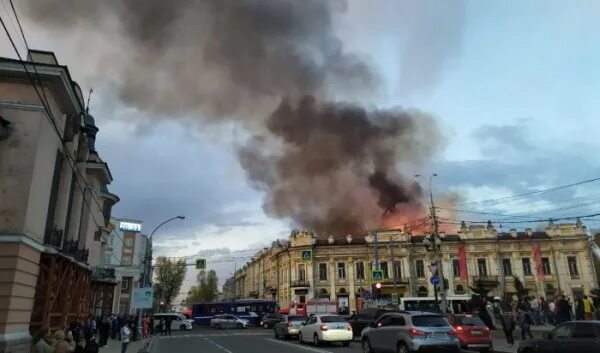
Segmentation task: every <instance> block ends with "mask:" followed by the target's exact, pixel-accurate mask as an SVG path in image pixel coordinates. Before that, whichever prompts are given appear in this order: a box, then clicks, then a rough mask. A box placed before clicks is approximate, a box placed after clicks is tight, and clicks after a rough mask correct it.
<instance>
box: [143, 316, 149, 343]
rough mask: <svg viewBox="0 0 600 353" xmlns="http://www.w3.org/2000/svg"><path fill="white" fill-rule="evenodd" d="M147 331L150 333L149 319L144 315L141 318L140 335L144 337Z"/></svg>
mask: <svg viewBox="0 0 600 353" xmlns="http://www.w3.org/2000/svg"><path fill="white" fill-rule="evenodd" d="M149 333H150V319H149V318H148V316H144V318H143V319H142V337H144V338H146V337H148V334H149Z"/></svg>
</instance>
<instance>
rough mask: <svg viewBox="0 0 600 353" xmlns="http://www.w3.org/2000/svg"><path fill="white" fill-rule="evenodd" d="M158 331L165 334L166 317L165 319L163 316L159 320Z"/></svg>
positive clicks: (162, 334)
mask: <svg viewBox="0 0 600 353" xmlns="http://www.w3.org/2000/svg"><path fill="white" fill-rule="evenodd" d="M158 332H160V335H161V336H164V335H165V319H163V318H162V317H161V318H160V321H159V322H158Z"/></svg>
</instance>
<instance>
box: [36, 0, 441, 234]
mask: <svg viewBox="0 0 600 353" xmlns="http://www.w3.org/2000/svg"><path fill="white" fill-rule="evenodd" d="M26 3H28V6H27V7H26V11H25V12H26V15H27V16H28V17H30V18H33V19H34V20H35V21H37V23H38V24H42V25H45V26H48V27H50V28H55V29H59V30H60V29H64V30H69V31H73V30H96V31H118V32H119V33H120V35H121V36H122V42H120V43H118V44H119V45H120V46H121V47H122V49H121V53H122V54H123V56H122V57H119V58H115V61H114V62H113V63H112V67H110V68H106V69H111V70H117V72H118V75H117V76H118V77H119V81H118V92H119V97H120V98H121V99H122V100H123V101H124V102H126V103H127V104H129V105H132V106H135V107H137V108H138V109H140V110H143V111H146V112H148V113H149V114H152V115H157V116H159V115H161V116H164V115H168V116H173V117H176V116H184V115H185V116H189V115H197V116H198V117H199V118H201V119H206V120H209V121H213V122H218V121H239V122H240V123H241V124H242V125H243V126H244V127H245V128H246V129H248V131H249V133H250V135H251V136H252V138H250V139H249V140H248V141H247V142H243V143H242V144H241V147H240V148H239V157H240V162H241V165H242V166H243V168H244V169H245V170H246V172H247V173H248V176H249V179H250V181H251V183H252V185H253V186H254V187H256V188H259V189H260V190H263V191H264V192H265V202H264V209H265V211H266V212H267V214H269V215H271V216H274V217H278V218H289V219H292V220H294V221H295V222H296V223H297V224H298V225H299V226H302V227H305V228H308V229H312V230H315V231H317V233H318V234H321V235H328V234H332V233H334V234H345V233H347V232H354V231H359V230H365V229H368V228H371V227H377V226H379V225H380V222H381V217H382V215H383V214H384V213H388V214H389V213H393V212H394V210H396V209H402V210H403V212H412V211H414V212H415V213H418V212H420V211H421V206H420V205H419V198H420V194H421V190H420V188H419V187H418V186H417V185H416V184H415V183H414V182H413V181H412V179H410V180H408V179H406V178H405V177H403V175H402V173H400V172H399V171H401V170H403V168H406V167H407V166H411V167H412V166H418V165H420V164H421V163H422V162H423V161H426V160H427V159H428V158H429V157H430V156H431V154H432V153H433V152H434V151H435V150H436V148H437V143H436V141H438V131H437V128H436V125H435V123H434V121H433V119H431V118H430V117H428V116H427V115H425V114H423V113H420V112H418V111H408V110H402V109H392V110H377V109H366V108H363V107H361V106H360V105H359V103H357V102H358V101H360V99H357V98H358V97H367V98H368V97H370V95H372V94H373V92H376V91H377V88H378V82H379V79H378V77H377V75H376V74H375V73H374V71H373V70H372V68H371V67H370V66H369V65H368V64H367V62H366V61H365V60H363V59H362V58H361V57H360V56H359V55H355V54H352V53H348V52H347V51H346V50H345V49H344V47H343V45H342V42H341V41H340V40H339V39H338V37H337V36H336V34H335V32H334V28H333V16H334V14H335V13H336V11H343V10H344V9H345V7H346V4H345V2H344V1H319V0H302V1H297V0H271V1H265V0H170V1H160V0H103V1H80V0H60V1H59V0H54V1H34V0H29V1H27V2H26ZM107 24H110V25H107ZM115 24H116V25H115ZM111 26H114V27H111ZM413 170H414V169H411V170H409V171H407V172H408V173H410V172H412V171H413ZM407 210H408V211H407Z"/></svg>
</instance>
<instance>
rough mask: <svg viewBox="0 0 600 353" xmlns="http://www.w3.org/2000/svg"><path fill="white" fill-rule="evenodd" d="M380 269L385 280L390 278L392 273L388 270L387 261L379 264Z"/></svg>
mask: <svg viewBox="0 0 600 353" xmlns="http://www.w3.org/2000/svg"><path fill="white" fill-rule="evenodd" d="M379 269H380V270H382V271H383V278H385V279H388V278H390V271H389V270H388V263H387V262H386V261H384V262H381V263H380V264H379Z"/></svg>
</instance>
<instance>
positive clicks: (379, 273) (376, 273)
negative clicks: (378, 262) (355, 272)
mask: <svg viewBox="0 0 600 353" xmlns="http://www.w3.org/2000/svg"><path fill="white" fill-rule="evenodd" d="M371 278H373V281H382V280H383V270H373V271H371Z"/></svg>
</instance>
